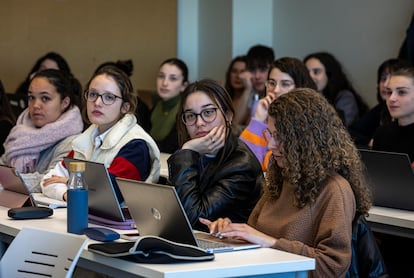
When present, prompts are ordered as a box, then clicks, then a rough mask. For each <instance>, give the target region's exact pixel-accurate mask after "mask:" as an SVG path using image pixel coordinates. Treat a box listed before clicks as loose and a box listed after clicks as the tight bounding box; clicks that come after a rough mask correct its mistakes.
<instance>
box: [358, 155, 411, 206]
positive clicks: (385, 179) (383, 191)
mask: <svg viewBox="0 0 414 278" xmlns="http://www.w3.org/2000/svg"><path fill="white" fill-rule="evenodd" d="M359 151H360V154H361V159H362V161H363V162H364V164H365V167H366V170H367V178H368V181H369V182H370V184H371V186H372V194H373V202H374V205H375V206H382V207H390V208H397V209H403V210H412V211H414V173H413V170H412V168H411V163H410V159H409V157H408V155H407V154H404V153H393V152H383V151H373V150H364V149H361V150H359Z"/></svg>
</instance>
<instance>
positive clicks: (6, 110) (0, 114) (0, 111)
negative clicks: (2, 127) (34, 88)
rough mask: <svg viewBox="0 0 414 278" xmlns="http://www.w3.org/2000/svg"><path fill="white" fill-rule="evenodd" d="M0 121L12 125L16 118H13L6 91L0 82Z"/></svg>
mask: <svg viewBox="0 0 414 278" xmlns="http://www.w3.org/2000/svg"><path fill="white" fill-rule="evenodd" d="M0 120H1V121H7V122H9V123H11V124H12V125H14V124H15V123H16V118H15V117H14V113H13V110H12V108H11V106H10V103H9V99H8V98H7V95H6V91H5V90H4V87H3V83H2V82H1V80H0Z"/></svg>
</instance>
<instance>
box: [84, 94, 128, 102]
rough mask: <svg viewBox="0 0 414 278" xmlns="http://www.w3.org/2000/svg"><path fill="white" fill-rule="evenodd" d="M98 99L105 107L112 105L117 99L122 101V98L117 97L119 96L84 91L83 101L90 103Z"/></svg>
mask: <svg viewBox="0 0 414 278" xmlns="http://www.w3.org/2000/svg"><path fill="white" fill-rule="evenodd" d="M98 97H101V99H102V102H103V104H105V105H111V104H114V103H115V101H116V99H117V98H119V99H122V100H123V98H122V97H119V96H117V95H114V94H111V93H104V94H99V93H98V92H96V91H86V92H85V99H86V100H87V101H90V102H95V101H96V100H97V99H98Z"/></svg>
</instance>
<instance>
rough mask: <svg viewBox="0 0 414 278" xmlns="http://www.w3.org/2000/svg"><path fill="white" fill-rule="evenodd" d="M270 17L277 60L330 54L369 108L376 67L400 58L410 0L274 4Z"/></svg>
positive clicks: (279, 1) (294, 0) (277, 0)
mask: <svg viewBox="0 0 414 278" xmlns="http://www.w3.org/2000/svg"><path fill="white" fill-rule="evenodd" d="M273 12H274V13H273V14H274V32H275V37H274V41H273V46H274V48H275V51H276V55H277V57H281V56H295V57H299V58H301V59H302V58H304V57H305V56H306V55H307V54H309V53H311V52H315V51H329V52H331V53H332V54H334V55H335V56H336V57H337V58H338V60H339V61H341V63H342V65H343V67H344V69H345V71H346V73H347V74H348V77H349V79H350V80H351V81H352V82H353V84H354V87H355V89H357V90H358V92H360V94H361V95H363V97H364V99H365V100H366V101H367V102H368V103H369V104H370V105H371V106H372V105H374V104H375V103H376V96H375V95H376V71H377V68H378V66H379V65H380V64H381V63H382V62H383V61H384V60H386V59H388V58H394V57H396V56H397V55H398V51H399V48H400V46H401V44H402V42H403V39H404V37H405V32H406V30H407V28H408V25H409V22H410V19H411V15H412V14H413V12H414V1H412V0H393V1H389V0H364V1H360V0H347V1H341V0H312V1H302V0H289V1H284V0H275V4H274V11H273Z"/></svg>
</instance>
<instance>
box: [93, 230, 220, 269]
mask: <svg viewBox="0 0 414 278" xmlns="http://www.w3.org/2000/svg"><path fill="white" fill-rule="evenodd" d="M88 250H89V251H91V252H95V253H98V254H101V255H105V256H109V257H116V258H120V259H125V260H128V261H133V262H137V263H152V264H164V263H173V262H184V261H187V262H188V261H197V262H199V261H211V260H213V259H214V254H211V253H206V252H205V251H204V250H203V249H200V248H198V247H196V246H193V245H188V244H182V243H177V242H172V241H169V240H166V239H164V238H161V237H158V236H140V237H139V238H138V239H137V241H135V242H106V243H94V244H90V245H89V246H88Z"/></svg>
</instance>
